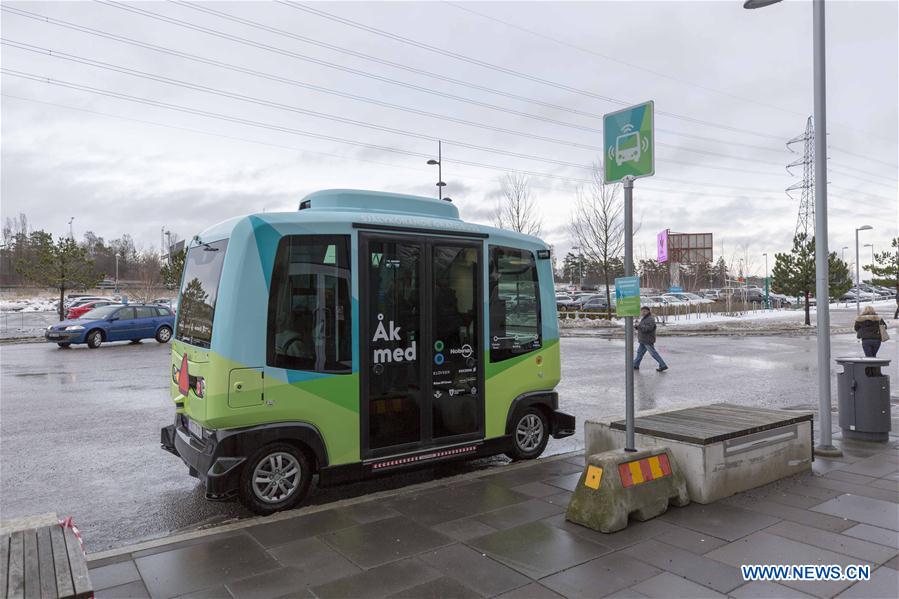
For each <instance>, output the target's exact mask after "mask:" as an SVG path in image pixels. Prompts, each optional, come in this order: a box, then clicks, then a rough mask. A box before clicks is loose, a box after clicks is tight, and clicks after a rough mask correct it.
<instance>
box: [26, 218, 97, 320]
mask: <svg viewBox="0 0 899 599" xmlns="http://www.w3.org/2000/svg"><path fill="white" fill-rule="evenodd" d="M29 245H30V246H31V249H32V251H33V252H34V258H33V259H31V260H27V261H26V260H23V261H20V262H18V263H17V264H16V270H17V271H18V272H19V273H20V274H21V275H22V276H23V277H25V278H26V279H27V280H29V281H31V282H32V283H34V284H35V285H40V286H41V287H51V288H53V289H56V290H58V291H59V319H60V320H63V319H64V318H65V298H66V290H68V289H88V288H90V287H93V286H95V285H96V284H97V283H99V282H100V279H101V277H100V276H98V275H97V273H96V272H95V271H94V263H93V261H92V260H90V259H88V257H87V250H86V249H85V248H84V247H81V246H79V245H78V244H77V243H75V240H74V239H69V238H68V237H60V238H59V241H57V242H56V243H54V242H53V237H52V236H51V235H50V234H49V233H47V232H45V231H35V232H33V233H32V234H31V235H30V237H29Z"/></svg>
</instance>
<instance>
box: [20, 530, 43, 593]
mask: <svg viewBox="0 0 899 599" xmlns="http://www.w3.org/2000/svg"><path fill="white" fill-rule="evenodd" d="M22 534H23V536H24V546H25V547H24V549H25V551H24V554H25V599H40V596H41V569H40V564H39V562H38V559H37V531H36V530H35V529H33V528H32V529H30V530H25V531H22Z"/></svg>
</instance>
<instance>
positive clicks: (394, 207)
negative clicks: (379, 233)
mask: <svg viewBox="0 0 899 599" xmlns="http://www.w3.org/2000/svg"><path fill="white" fill-rule="evenodd" d="M247 218H251V219H253V220H256V221H263V222H266V223H268V224H270V225H272V226H275V227H278V226H279V225H291V224H313V223H323V224H324V223H330V224H343V225H346V226H347V227H350V226H352V225H353V224H357V223H358V224H359V225H361V226H362V227H363V228H364V227H365V226H366V225H375V226H378V227H385V226H386V227H396V228H400V229H402V228H406V229H409V228H417V229H428V230H434V231H435V232H438V231H440V230H445V231H448V232H455V233H472V234H478V235H486V236H489V237H490V238H491V239H492V240H494V242H504V243H511V244H514V245H516V246H521V247H531V248H533V247H539V248H546V247H548V246H547V244H546V243H545V242H543V241H542V240H541V239H539V238H537V237H534V236H531V235H525V234H523V233H517V232H515V231H509V230H506V229H498V228H495V227H491V226H486V225H480V224H476V223H470V222H466V221H463V220H462V219H460V218H459V209H458V208H457V207H456V206H455V205H454V204H453V203H452V202H448V201H445V200H438V199H436V198H427V197H422V196H413V195H406V194H399V193H386V192H380V191H365V190H355V189H329V190H325V191H316V192H314V193H311V194H309V195H307V196H306V197H304V198H303V199H302V200H301V201H300V203H299V209H298V210H296V211H291V212H262V213H254V214H248V215H245V216H239V217H234V218H230V219H228V220H225V221H222V222H220V223H218V224H215V225H213V226H211V227H209V228H208V229H206V230H204V231H203V232H202V233H201V234H199V235H198V236H197V239H195V241H199V242H201V243H211V242H213V241H217V240H219V239H225V238H228V237H231V234H232V231H233V230H234V228H235V227H236V226H237V225H238V224H239V223H240V222H242V221H243V220H244V219H247ZM191 245H193V244H191Z"/></svg>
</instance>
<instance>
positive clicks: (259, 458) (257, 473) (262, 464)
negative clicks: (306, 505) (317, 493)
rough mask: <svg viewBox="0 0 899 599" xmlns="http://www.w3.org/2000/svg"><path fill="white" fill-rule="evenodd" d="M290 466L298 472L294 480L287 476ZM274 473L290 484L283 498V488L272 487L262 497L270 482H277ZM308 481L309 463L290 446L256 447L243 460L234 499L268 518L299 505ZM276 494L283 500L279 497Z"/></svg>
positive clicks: (307, 490)
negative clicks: (236, 493) (238, 485)
mask: <svg viewBox="0 0 899 599" xmlns="http://www.w3.org/2000/svg"><path fill="white" fill-rule="evenodd" d="M294 467H296V468H298V469H299V472H298V475H299V476H297V477H292V476H290V473H291V470H292V469H293V468H294ZM278 473H280V474H281V477H282V479H281V480H284V479H287V480H286V482H289V483H291V486H290V487H289V493H287V494H286V495H284V491H283V488H280V489H279V488H277V487H276V488H275V489H272V490H271V492H270V493H269V495H266V494H265V488H266V487H267V486H268V484H269V483H270V482H272V481H276V480H277V479H276V478H275V477H274V476H272V474H275V475H277V474H278ZM285 475H286V476H285ZM254 479H255V480H254ZM260 481H261V482H260ZM311 482H312V461H311V460H310V459H309V456H308V455H307V454H306V452H305V451H303V450H302V449H301V448H299V447H297V446H296V445H293V444H291V443H284V442H276V443H271V444H269V445H266V446H265V447H262V448H260V449H259V450H258V451H256V453H254V454H253V455H252V456H250V459H248V460H247V461H246V463H245V464H244V467H243V471H242V472H241V474H240V488H239V491H238V496H239V498H240V502H241V503H242V504H243V505H244V506H245V507H246V508H247V509H249V510H250V511H252V512H254V513H256V514H259V515H261V516H268V515H269V514H274V513H275V512H280V511H282V510H289V509H291V508H292V507H294V506H296V505H297V504H298V503H300V502H301V501H302V500H303V499H304V498H305V497H306V494H307V493H308V492H309V485H310V483H311ZM285 484H286V483H285ZM278 495H283V497H280V498H279V497H278ZM266 496H267V497H268V498H269V499H266V498H265V497H266Z"/></svg>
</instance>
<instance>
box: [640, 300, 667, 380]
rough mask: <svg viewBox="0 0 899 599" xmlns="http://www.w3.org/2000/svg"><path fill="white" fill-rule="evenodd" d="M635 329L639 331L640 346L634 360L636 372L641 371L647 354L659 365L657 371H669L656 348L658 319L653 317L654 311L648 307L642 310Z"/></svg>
mask: <svg viewBox="0 0 899 599" xmlns="http://www.w3.org/2000/svg"><path fill="white" fill-rule="evenodd" d="M634 328H635V329H637V342H638V343H639V344H640V345H639V346H638V347H637V357H636V358H635V359H634V370H640V362H641V361H643V356H645V355H646V352H649V355H650V356H652V357H653V359H654V360H655V361H656V362H658V363H659V367H658V368H656V371H658V372H663V371H665V370H668V365H667V364H665V360H663V359H662V356H660V355H659V352H657V351H656V347H655V346H656V319H655V317H654V316H653V315H652V311H651V310H650V309H649V308H647V307H646V306H643V307H642V308H640V318H639V320H637V322H636V324H635V325H634Z"/></svg>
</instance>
